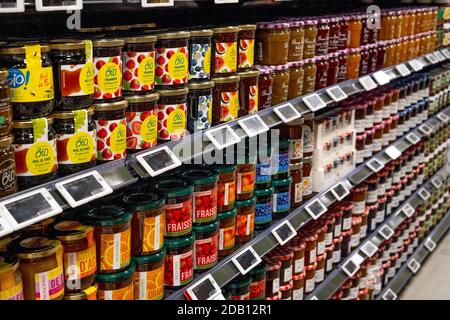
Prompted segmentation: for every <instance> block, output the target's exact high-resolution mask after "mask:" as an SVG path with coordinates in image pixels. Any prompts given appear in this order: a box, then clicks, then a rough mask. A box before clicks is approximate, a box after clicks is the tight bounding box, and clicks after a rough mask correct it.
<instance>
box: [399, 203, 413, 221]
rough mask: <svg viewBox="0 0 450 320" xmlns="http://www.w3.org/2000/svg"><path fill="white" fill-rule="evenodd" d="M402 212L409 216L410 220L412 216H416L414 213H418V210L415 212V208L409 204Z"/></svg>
mask: <svg viewBox="0 0 450 320" xmlns="http://www.w3.org/2000/svg"><path fill="white" fill-rule="evenodd" d="M402 212H403V213H404V214H405V216H407V217H408V218H411V217H412V215H413V214H414V212H416V210H414V208H413V207H412V206H411V204H409V203H407V204H405V206H404V207H403V208H402Z"/></svg>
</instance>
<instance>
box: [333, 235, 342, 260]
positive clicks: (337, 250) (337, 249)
mask: <svg viewBox="0 0 450 320" xmlns="http://www.w3.org/2000/svg"><path fill="white" fill-rule="evenodd" d="M342 241H343V236H342V234H341V235H340V236H339V237H337V238H335V239H333V245H334V251H333V263H339V262H341V259H342V254H341V245H342Z"/></svg>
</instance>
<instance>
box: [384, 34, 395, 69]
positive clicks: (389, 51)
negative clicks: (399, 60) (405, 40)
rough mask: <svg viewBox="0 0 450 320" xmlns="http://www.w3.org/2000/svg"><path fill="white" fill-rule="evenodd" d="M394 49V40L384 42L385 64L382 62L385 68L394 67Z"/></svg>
mask: <svg viewBox="0 0 450 320" xmlns="http://www.w3.org/2000/svg"><path fill="white" fill-rule="evenodd" d="M395 48H396V47H395V41H394V40H391V41H387V42H386V57H385V62H384V66H385V67H390V66H392V65H394V63H395Z"/></svg>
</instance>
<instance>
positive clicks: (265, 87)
mask: <svg viewBox="0 0 450 320" xmlns="http://www.w3.org/2000/svg"><path fill="white" fill-rule="evenodd" d="M257 69H258V71H259V72H260V74H259V79H258V87H259V88H258V108H259V109H260V110H263V109H267V108H270V107H271V106H272V86H273V72H272V69H270V68H265V67H258V68H257Z"/></svg>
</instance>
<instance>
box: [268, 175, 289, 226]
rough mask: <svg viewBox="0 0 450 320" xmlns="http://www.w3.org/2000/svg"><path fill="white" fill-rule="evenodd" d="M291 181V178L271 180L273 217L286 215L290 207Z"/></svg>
mask: <svg viewBox="0 0 450 320" xmlns="http://www.w3.org/2000/svg"><path fill="white" fill-rule="evenodd" d="M291 183H292V178H291V177H288V178H286V179H280V180H272V187H273V189H274V190H273V194H272V206H273V209H272V212H273V217H274V218H282V217H285V216H287V214H288V213H289V210H290V209H291Z"/></svg>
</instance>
